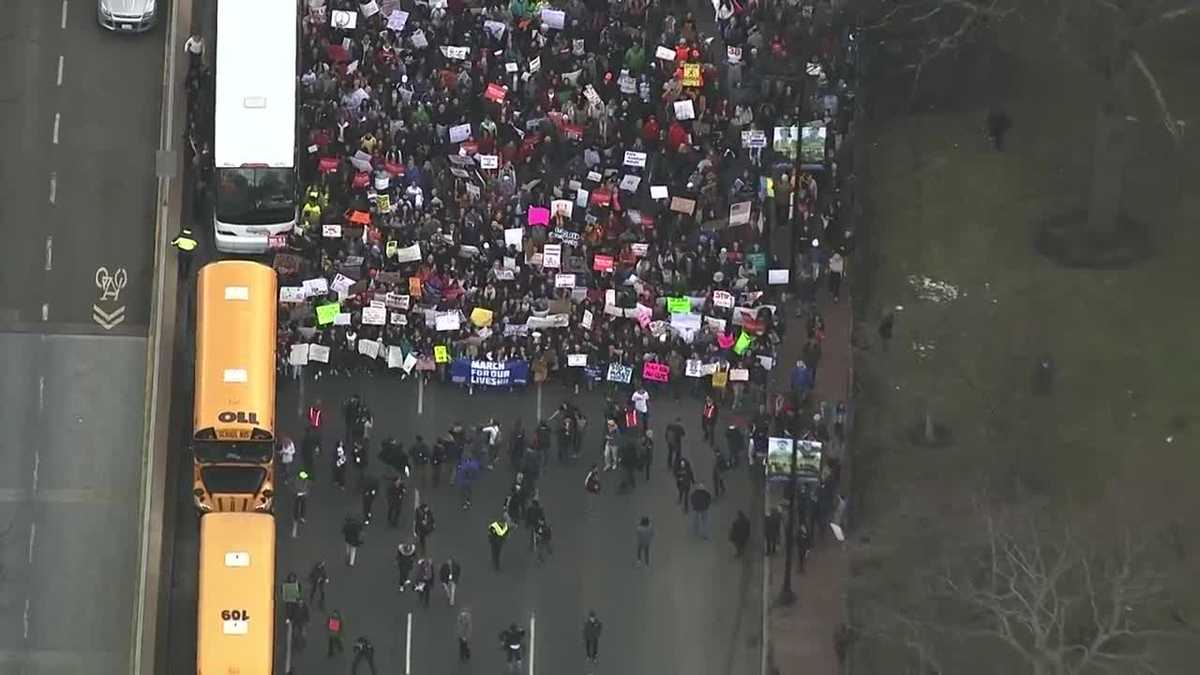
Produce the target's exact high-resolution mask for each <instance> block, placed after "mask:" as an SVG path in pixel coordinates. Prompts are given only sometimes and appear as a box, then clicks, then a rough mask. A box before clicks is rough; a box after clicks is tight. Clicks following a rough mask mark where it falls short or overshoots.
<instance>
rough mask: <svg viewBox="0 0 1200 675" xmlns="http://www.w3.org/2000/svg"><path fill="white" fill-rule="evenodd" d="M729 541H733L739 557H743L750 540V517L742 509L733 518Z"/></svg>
mask: <svg viewBox="0 0 1200 675" xmlns="http://www.w3.org/2000/svg"><path fill="white" fill-rule="evenodd" d="M729 541H730V542H732V543H733V549H734V552H735V554H736V555H737V557H739V558H740V557H742V554H743V553H745V552H746V544H747V543H748V542H749V541H750V519H749V518H747V517H746V514H745V513H743V512H742V511H740V510H739V511H738V512H737V516H736V517H734V519H733V526H732V527H730V528H729Z"/></svg>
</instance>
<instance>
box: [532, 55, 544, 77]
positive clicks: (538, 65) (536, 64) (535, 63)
mask: <svg viewBox="0 0 1200 675" xmlns="http://www.w3.org/2000/svg"><path fill="white" fill-rule="evenodd" d="M541 69H542V57H540V56H535V57H533V58H532V59H530V60H529V72H531V73H536V72H537V71H539V70H541Z"/></svg>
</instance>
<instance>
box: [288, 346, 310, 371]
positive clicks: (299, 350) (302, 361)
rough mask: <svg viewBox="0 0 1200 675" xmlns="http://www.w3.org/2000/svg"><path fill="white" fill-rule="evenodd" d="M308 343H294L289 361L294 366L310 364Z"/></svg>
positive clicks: (289, 354)
mask: <svg viewBox="0 0 1200 675" xmlns="http://www.w3.org/2000/svg"><path fill="white" fill-rule="evenodd" d="M308 348H309V345H308V343H307V342H306V343H303V344H298V345H292V349H291V351H290V352H289V353H288V363H289V364H291V365H293V366H306V365H308Z"/></svg>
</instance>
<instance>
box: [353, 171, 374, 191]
mask: <svg viewBox="0 0 1200 675" xmlns="http://www.w3.org/2000/svg"><path fill="white" fill-rule="evenodd" d="M370 182H371V174H369V173H367V172H366V171H359V172H358V173H356V174H354V180H353V181H351V182H350V186H351V187H353V188H354V189H355V190H361V189H362V188H365V187H367V184H368V183H370Z"/></svg>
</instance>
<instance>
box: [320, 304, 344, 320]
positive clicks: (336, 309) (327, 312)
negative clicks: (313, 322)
mask: <svg viewBox="0 0 1200 675" xmlns="http://www.w3.org/2000/svg"><path fill="white" fill-rule="evenodd" d="M341 311H342V303H340V302H331V303H329V304H327V305H317V325H318V326H328V325H329V324H331V323H333V320H334V319H335V318H336V317H337V315H338V314H340V313H341Z"/></svg>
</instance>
